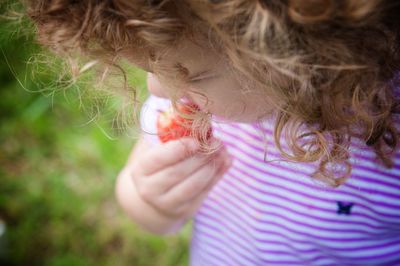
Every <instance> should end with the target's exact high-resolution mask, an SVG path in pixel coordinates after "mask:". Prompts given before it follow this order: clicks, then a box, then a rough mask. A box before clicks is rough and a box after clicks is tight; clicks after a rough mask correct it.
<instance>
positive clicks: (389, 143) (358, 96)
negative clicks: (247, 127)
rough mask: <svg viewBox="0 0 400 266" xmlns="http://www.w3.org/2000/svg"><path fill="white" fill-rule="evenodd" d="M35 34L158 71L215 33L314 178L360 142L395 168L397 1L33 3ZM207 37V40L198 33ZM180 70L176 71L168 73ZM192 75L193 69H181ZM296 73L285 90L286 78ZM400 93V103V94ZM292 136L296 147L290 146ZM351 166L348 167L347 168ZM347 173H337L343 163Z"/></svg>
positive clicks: (60, 49) (290, 153)
mask: <svg viewBox="0 0 400 266" xmlns="http://www.w3.org/2000/svg"><path fill="white" fill-rule="evenodd" d="M25 4H26V7H27V12H28V15H29V16H30V17H31V19H32V20H33V21H34V22H35V25H36V26H37V36H38V41H39V42H40V43H42V44H44V45H46V46H48V47H50V48H51V49H52V50H54V51H55V52H56V53H58V54H60V55H62V56H66V55H67V56H71V55H76V54H77V52H78V53H79V54H84V55H86V56H91V57H94V58H102V59H105V61H107V60H109V61H112V60H113V59H114V58H116V57H118V56H119V55H121V54H124V53H125V52H126V51H129V52H130V53H131V54H132V56H133V57H136V58H137V61H138V62H141V63H140V64H141V66H143V67H144V68H146V67H149V69H150V68H151V70H152V71H154V72H156V73H157V74H159V75H161V76H162V75H166V71H162V67H161V66H162V58H161V57H160V56H159V55H160V54H162V52H163V51H167V50H168V49H171V48H173V47H175V45H177V44H178V43H180V42H181V41H182V40H184V39H187V38H189V39H192V40H198V39H199V38H198V36H202V37H201V38H203V39H204V40H207V42H204V43H206V44H205V45H207V49H215V50H216V51H218V52H219V53H222V54H224V55H225V56H226V58H227V59H228V61H229V62H230V65H231V66H232V67H233V69H235V71H237V72H238V73H240V74H242V75H243V76H246V77H247V78H248V79H250V80H252V81H254V82H255V83H256V84H258V86H260V87H263V88H264V89H265V94H266V95H268V96H269V97H273V98H274V99H276V102H279V103H281V104H280V105H279V108H280V109H279V110H278V111H277V119H276V125H275V131H274V139H275V143H276V145H277V147H278V149H279V150H280V151H281V153H282V155H283V156H284V157H286V158H287V159H290V160H293V161H298V162H318V164H319V167H318V169H317V170H316V172H315V174H314V178H317V179H320V180H323V181H324V182H326V183H328V184H330V185H332V186H338V185H340V184H342V183H343V182H344V181H345V180H346V178H348V177H349V176H350V173H351V165H350V163H349V146H350V143H351V140H352V138H357V139H359V140H361V141H362V142H364V143H365V145H367V146H369V147H371V148H372V149H373V150H374V151H375V153H376V155H377V158H379V159H380V162H381V163H383V164H384V165H385V166H386V167H391V166H392V165H393V161H392V159H391V157H392V155H393V154H394V151H395V150H396V148H397V147H398V140H399V132H398V129H396V126H395V125H396V124H395V116H398V113H399V112H400V108H399V106H400V104H399V98H398V97H399V94H400V93H399V91H396V89H397V90H398V88H399V86H398V84H399V79H398V78H396V71H398V70H399V62H400V53H399V46H400V39H399V33H400V17H399V16H398V14H399V13H400V3H397V2H396V1H389V0H386V1H385V0H368V1H365V0H337V1H334V0H286V1H281V0H270V1H261V0H208V1H207V0H179V1H177V0H163V1H162V0H161V1H160V0H159V1H157V0H102V1H100V0H84V1H75V0H25ZM201 38H200V39H201ZM169 71H171V69H169ZM176 72H177V73H180V74H181V77H182V78H183V79H184V78H185V69H182V68H181V66H179V65H177V66H176ZM282 79H285V80H289V81H290V82H287V83H288V85H287V86H285V87H282V86H280V85H279V84H281V83H280V82H278V81H279V80H282ZM396 96H397V98H396ZM283 139H284V140H285V141H286V142H287V144H288V147H289V149H288V150H287V149H284V148H283V145H281V143H282V141H283ZM338 166H343V167H338ZM338 169H340V170H338Z"/></svg>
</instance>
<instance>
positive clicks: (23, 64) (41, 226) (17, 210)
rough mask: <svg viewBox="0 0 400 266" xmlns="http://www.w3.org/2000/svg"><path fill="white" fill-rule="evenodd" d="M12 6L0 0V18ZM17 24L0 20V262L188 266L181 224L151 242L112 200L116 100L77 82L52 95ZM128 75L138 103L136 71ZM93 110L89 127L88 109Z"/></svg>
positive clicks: (127, 144)
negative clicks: (98, 98)
mask: <svg viewBox="0 0 400 266" xmlns="http://www.w3.org/2000/svg"><path fill="white" fill-rule="evenodd" d="M13 2H15V1H7V2H3V4H0V12H1V14H5V10H6V9H7V8H8V7H7V4H10V3H13ZM18 23H19V24H18ZM26 25H28V26H29V24H26V23H25V22H24V23H21V22H17V23H16V22H13V23H11V24H10V23H8V22H7V23H6V22H4V20H3V22H1V21H0V62H1V64H0V221H1V222H2V223H3V224H5V226H6V231H5V233H4V234H3V235H1V236H0V265H51V266H61V265H174V266H175V265H187V264H188V245H189V241H190V226H191V225H190V224H189V225H187V226H186V227H185V228H184V230H183V232H181V233H180V234H179V235H177V236H168V237H159V236H154V235H151V234H148V233H146V232H144V231H142V230H141V229H140V228H138V227H137V226H135V225H134V224H133V223H132V222H131V221H129V219H128V218H127V217H126V215H125V214H123V212H122V211H121V209H120V208H119V207H118V205H117V203H116V200H115V196H114V183H115V178H116V176H117V174H118V172H119V170H120V169H121V168H122V166H123V165H124V163H125V160H126V159H127V156H128V154H129V152H130V149H131V147H132V146H133V144H134V141H135V136H136V135H135V132H136V131H135V130H134V129H132V128H130V129H128V128H127V129H125V130H120V129H118V128H116V124H115V120H114V119H113V117H115V116H117V115H118V112H117V111H116V110H115V106H116V105H118V103H120V101H119V99H118V98H115V99H114V98H111V100H108V99H107V101H106V102H107V103H108V105H109V106H105V105H103V104H99V102H98V101H96V100H93V97H92V96H93V95H95V94H96V92H93V94H90V93H89V94H87V97H84V98H83V99H80V96H81V91H85V89H88V91H90V90H91V88H90V87H87V86H89V85H87V84H84V83H82V84H81V87H80V88H78V87H77V86H78V85H73V86H71V87H70V88H69V89H68V90H65V91H64V90H61V89H59V88H58V87H57V86H59V84H57V83H55V82H53V81H54V80H57V78H58V77H57V70H56V69H53V68H52V65H48V66H47V65H46V62H44V63H42V65H41V68H43V69H44V71H36V72H35V70H34V69H37V68H36V67H37V66H35V65H32V64H27V63H28V62H29V61H30V59H31V58H32V56H33V55H35V54H38V53H39V54H41V53H42V52H41V50H40V49H39V47H38V46H37V45H36V44H35V43H34V41H33V37H32V34H28V35H27V34H21V33H19V31H20V30H19V27H21V28H22V27H26ZM53 63H54V62H53ZM128 72H129V80H130V81H131V82H134V83H135V84H133V85H134V86H135V87H136V88H137V89H139V92H140V93H139V96H140V98H141V99H142V100H143V99H144V98H145V97H146V95H147V92H146V90H145V86H144V82H145V77H144V73H143V72H142V71H139V70H136V69H130V70H129V71H128ZM58 74H59V73H58ZM33 76H34V77H33ZM84 86H86V88H84ZM43 89H46V90H45V92H40V91H41V90H43ZM94 99H96V98H94ZM82 106H84V107H89V108H86V109H84V108H82ZM99 106H100V108H101V109H100V114H103V115H102V116H100V118H99V119H96V120H93V121H92V117H93V113H91V112H90V111H88V110H91V108H94V109H96V108H97V107H99ZM110 106H111V107H110ZM96 115H97V113H96ZM109 135H111V136H112V138H110V137H108V136H109Z"/></svg>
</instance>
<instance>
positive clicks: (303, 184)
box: [224, 141, 400, 219]
mask: <svg viewBox="0 0 400 266" xmlns="http://www.w3.org/2000/svg"><path fill="white" fill-rule="evenodd" d="M224 143H225V144H226V145H227V146H229V147H231V148H233V149H236V150H238V151H239V152H240V153H242V154H244V155H246V156H248V157H249V158H251V159H253V160H258V158H257V157H255V156H254V155H252V154H250V153H248V152H246V151H244V150H242V149H241V148H239V147H236V145H235V144H234V143H231V142H228V141H224ZM234 159H235V160H236V161H239V162H241V163H242V164H244V165H245V166H246V167H248V168H250V169H253V170H256V171H258V172H261V173H262V174H268V175H274V176H275V177H278V178H279V179H284V180H286V181H289V182H291V183H297V184H299V185H302V186H305V187H307V188H311V189H313V190H318V191H320V190H321V188H318V187H315V186H311V185H308V184H306V183H303V182H301V181H298V180H295V179H289V178H287V177H286V176H284V175H282V176H277V175H276V174H274V173H271V172H267V171H266V170H265V169H264V168H260V167H258V166H256V165H252V164H250V163H248V162H246V161H244V160H243V159H241V158H240V156H236V157H235V158H234ZM268 166H269V167H274V168H278V169H283V170H285V171H287V172H290V173H291V174H293V175H303V176H304V173H302V172H296V171H294V170H293V169H291V168H289V167H285V166H282V165H279V166H277V165H272V164H269V165H268ZM253 178H255V179H257V180H263V179H260V178H257V177H253ZM308 178H309V177H308ZM260 182H262V181H260ZM344 186H345V187H353V189H354V190H356V191H360V189H359V188H355V187H354V186H350V185H349V184H348V183H347V184H345V185H344ZM365 191H366V190H363V192H365ZM331 192H335V193H337V194H342V195H343V194H344V195H351V196H355V197H359V198H360V197H361V198H363V199H364V200H366V201H369V200H368V198H367V197H365V196H362V195H361V194H353V193H351V192H346V191H339V190H335V191H334V190H333V189H331ZM372 194H376V193H372ZM380 194H388V193H386V192H380ZM390 194H391V193H390ZM388 197H391V196H388ZM394 199H395V200H398V199H399V195H395V197H394ZM377 205H382V206H390V207H389V208H399V207H400V206H397V205H392V204H389V203H386V202H379V203H377ZM399 217H400V216H396V219H398V218H399Z"/></svg>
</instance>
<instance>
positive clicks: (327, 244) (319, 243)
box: [204, 202, 399, 256]
mask: <svg viewBox="0 0 400 266" xmlns="http://www.w3.org/2000/svg"><path fill="white" fill-rule="evenodd" d="M218 204H222V205H223V207H224V208H223V209H222V210H221V211H222V212H223V213H224V216H225V218H226V221H232V220H234V221H236V223H239V224H243V221H242V220H237V217H235V214H233V213H231V208H234V207H231V206H229V205H226V204H225V203H223V202H219V203H218ZM207 213H208V214H209V215H211V216H214V217H218V216H220V215H219V214H217V213H216V212H215V211H214V210H212V209H209V208H208V209H207ZM271 218H272V219H271V221H273V217H271ZM204 220H206V221H205V223H208V224H215V222H213V221H212V220H209V219H207V218H206V217H205V218H204ZM246 220H248V222H249V223H250V224H253V227H254V228H259V227H261V229H265V228H266V227H268V229H269V230H270V231H273V232H277V233H280V234H281V235H283V236H286V237H288V238H289V239H293V240H294V241H290V243H291V244H292V245H295V246H299V247H298V248H299V249H304V250H307V249H308V248H312V247H315V248H316V249H319V248H324V249H327V250H330V251H331V252H333V250H331V249H332V248H339V249H343V248H357V247H360V246H363V245H362V244H363V243H365V242H349V243H348V242H346V241H344V237H342V238H339V239H338V240H337V241H330V240H329V241H325V240H322V239H321V238H320V237H318V236H314V237H310V238H307V237H305V236H302V235H297V234H296V233H293V232H290V231H286V230H285V229H283V228H281V227H279V226H275V225H272V224H271V223H265V224H262V225H258V224H257V223H255V222H254V221H252V220H251V219H250V218H246ZM215 226H216V227H218V226H221V225H220V224H215ZM235 226H236V225H235ZM243 226H246V225H245V224H243ZM289 227H290V226H289ZM250 232H251V231H250ZM322 233H323V236H325V237H334V236H335V235H337V234H336V233H335V234H329V233H327V232H322ZM254 236H257V238H258V239H260V238H262V239H269V240H270V239H271V235H270V234H262V233H260V232H254V233H250V237H251V238H254ZM358 236H359V235H358V234H357V235H346V237H349V238H352V237H358ZM276 237H277V238H278V239H279V240H280V239H283V240H282V242H288V241H289V240H288V239H285V238H283V237H282V238H280V237H279V236H276ZM295 241H310V245H309V246H307V248H305V247H304V244H303V243H301V242H300V243H296V242H295ZM366 241H368V240H366ZM370 242H371V244H377V245H378V244H383V243H385V242H386V241H385V240H376V241H372V240H371V241H370ZM254 243H256V245H257V247H260V248H265V249H270V250H277V249H276V246H275V245H270V244H266V243H261V242H259V241H256V240H255V241H254ZM300 246H301V247H302V248H300ZM397 248H399V247H397ZM369 250H370V249H368V250H365V251H361V252H358V253H360V254H361V253H362V254H364V253H365V255H366V256H368V255H369V254H371V253H370V252H369ZM288 252H290V251H288ZM340 252H342V251H340ZM340 252H339V251H338V253H339V254H340ZM365 255H364V256H365Z"/></svg>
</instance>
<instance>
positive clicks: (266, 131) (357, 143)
mask: <svg viewBox="0 0 400 266" xmlns="http://www.w3.org/2000/svg"><path fill="white" fill-rule="evenodd" d="M226 126H227V127H231V128H234V129H235V130H239V131H241V132H243V133H245V134H247V135H248V136H252V137H253V138H254V139H256V140H258V141H261V142H264V139H263V138H262V137H261V136H259V135H257V134H254V133H252V132H251V131H252V130H251V129H250V130H251V131H248V130H247V129H246V126H244V127H243V126H240V125H237V124H234V123H229V124H227V125H226ZM265 126H266V125H264V127H262V126H261V128H259V126H257V125H255V124H253V125H250V127H252V128H254V129H256V130H258V131H257V132H260V134H263V135H265V136H268V137H271V140H272V141H273V136H274V129H273V128H268V127H265ZM247 127H249V126H247ZM220 128H221V127H218V129H220ZM285 145H287V144H286V143H285ZM350 147H354V148H357V149H359V150H361V151H363V152H371V153H373V154H375V152H374V150H373V149H372V148H370V147H368V146H367V145H366V144H365V143H363V142H362V140H360V139H358V138H355V137H353V138H352V141H351V146H350ZM398 151H399V150H398ZM395 155H396V156H395V157H394V158H400V152H398V153H396V154H395Z"/></svg>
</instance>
